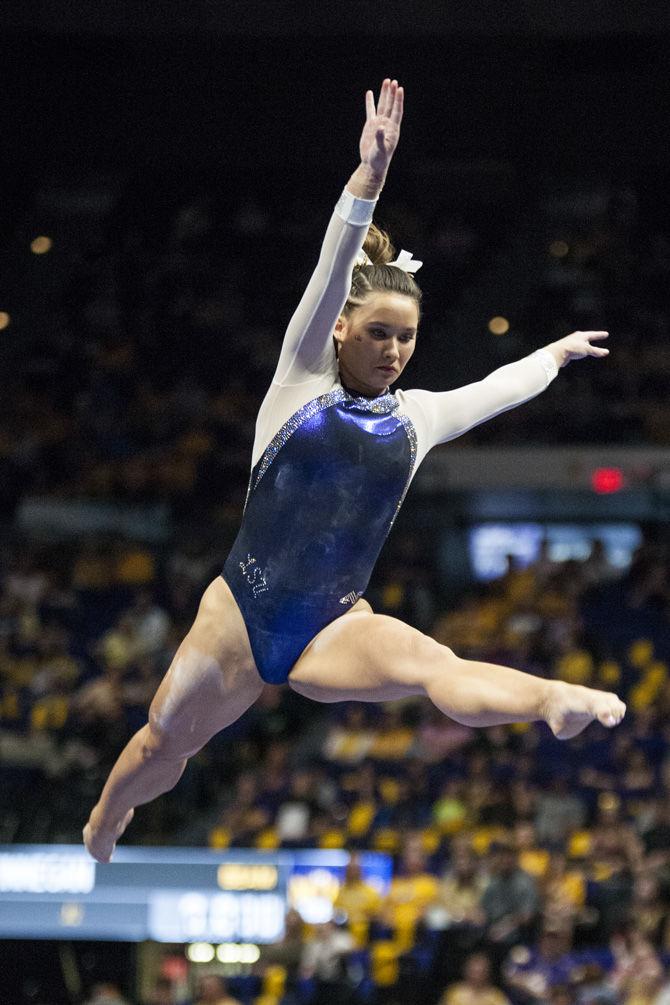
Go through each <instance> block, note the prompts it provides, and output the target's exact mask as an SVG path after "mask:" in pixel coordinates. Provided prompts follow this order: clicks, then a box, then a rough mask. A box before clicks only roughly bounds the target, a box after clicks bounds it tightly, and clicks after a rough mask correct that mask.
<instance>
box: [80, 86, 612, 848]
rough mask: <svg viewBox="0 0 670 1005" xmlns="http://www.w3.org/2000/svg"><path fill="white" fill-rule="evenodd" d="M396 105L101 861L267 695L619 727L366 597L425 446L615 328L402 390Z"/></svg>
mask: <svg viewBox="0 0 670 1005" xmlns="http://www.w3.org/2000/svg"><path fill="white" fill-rule="evenodd" d="M403 100H404V94H403V88H402V87H400V86H398V83H397V81H396V80H390V79H386V80H385V81H384V82H383V84H382V87H381V91H380V94H379V100H378V102H377V105H376V106H375V101H374V96H373V93H372V91H368V92H367V93H366V96H365V105H366V121H365V124H364V126H363V131H362V135H361V139H360V157H361V162H360V165H359V166H358V167H357V169H356V170H355V171H354V173H353V175H352V176H351V178H350V179H349V181H348V182H347V185H346V188H345V189H344V191H343V193H342V195H341V196H340V198H339V201H338V202H337V205H336V206H335V210H334V213H333V215H332V217H331V219H330V222H329V224H328V228H327V231H326V235H325V239H324V242H323V245H322V248H321V254H320V257H319V260H318V264H317V266H316V269H315V271H314V273H313V275H312V277H311V279H310V281H309V284H308V286H307V289H306V291H305V293H304V295H303V297H302V300H301V301H300V304H299V306H298V308H297V310H296V312H295V314H294V315H293V317H292V319H291V321H290V323H289V326H288V329H287V331H286V335H285V338H284V342H283V345H282V349H281V353H280V356H279V361H278V364H277V369H276V371H275V374H274V377H273V379H272V383H271V385H270V389H269V390H268V392H267V394H266V396H265V399H264V401H263V403H262V405H261V408H260V412H259V415H258V421H257V424H256V436H255V442H254V446H253V456H252V472H251V480H250V483H249V492H248V495H247V501H246V505H245V510H244V516H243V520H242V526H241V529H240V532H239V534H238V537H237V539H236V541H235V543H234V545H233V548H232V551H231V553H230V555H229V556H228V558H227V560H226V562H225V566H224V569H223V572H222V574H221V575H220V576H219V577H217V578H216V579H215V580H214V581H213V582H212V583H210V584H209V586H208V587H207V588H206V590H205V592H204V594H203V597H202V599H201V602H200V605H199V609H198V612H197V615H196V618H195V621H194V623H193V626H192V627H191V629H190V631H189V632H188V634H187V635H186V638H185V639H184V640H183V642H182V643H181V645H180V646H179V648H178V650H177V653H176V654H175V657H174V660H173V662H172V664H171V666H170V668H169V670H168V672H167V674H166V676H165V677H164V679H163V681H162V682H161V684H160V686H159V688H158V691H157V692H156V695H155V697H154V699H153V701H152V703H151V707H150V709H149V718H148V723H147V724H146V725H145V726H143V727H142V728H141V729H140V730H139V731H138V732H137V733H136V734H135V735H134V736H133V737H132V738H131V740H130V741H129V742H128V744H127V746H126V747H125V749H124V750H123V751H122V753H121V754H120V756H119V758H118V760H117V762H116V764H115V765H114V767H113V768H112V771H111V773H110V775H109V778H108V780H107V782H106V784H105V786H104V788H103V791H102V794H101V796H100V799H99V801H98V803H97V804H96V806H95V807H94V808H93V810H92V812H91V815H90V818H89V821H88V823H87V824H86V826H85V828H84V843H85V845H86V847H87V848H88V850H89V852H90V853H91V855H93V857H94V858H96V859H97V860H98V861H100V862H107V861H109V860H110V858H111V856H112V853H113V850H114V846H115V843H116V841H117V840H118V838H119V837H120V835H121V834H122V833H123V831H124V830H125V828H126V826H127V825H128V823H129V821H130V819H131V818H132V815H133V809H134V807H136V806H138V805H140V804H142V803H146V802H149V801H150V800H152V799H154V798H156V796H158V795H160V794H161V793H163V792H167V791H168V790H169V789H171V788H172V787H173V786H174V785H175V784H176V783H177V781H178V780H179V778H180V776H181V774H182V772H183V771H184V767H185V765H186V761H187V759H188V758H189V757H191V756H192V755H193V754H195V753H196V752H197V751H198V750H200V749H201V748H202V747H203V746H204V744H206V743H207V741H208V740H209V739H210V738H211V737H212V736H213V735H214V734H215V733H217V732H219V730H222V729H224V728H225V727H226V726H228V725H230V724H231V723H232V722H234V721H235V720H236V719H237V718H239V716H241V715H242V713H243V712H245V711H246V709H247V708H249V706H250V705H251V704H252V703H253V702H254V701H255V700H256V698H257V697H258V695H259V694H260V692H261V689H262V688H263V686H264V683H272V684H283V683H288V684H289V686H290V687H292V688H293V689H294V690H295V691H297V692H298V693H299V694H302V695H306V696H307V697H309V698H313V699H315V700H317V701H322V702H337V701H352V700H353V701H390V700H393V699H397V698H402V697H405V696H407V695H425V696H427V697H428V698H429V699H430V700H431V701H432V702H433V703H434V704H435V705H436V706H437V707H438V708H439V709H440V710H441V711H442V712H444V714H445V715H448V716H450V717H451V718H452V719H455V720H456V721H458V722H461V723H465V724H467V725H471V726H492V725H496V724H502V723H511V722H531V721H537V720H544V721H545V722H546V723H547V724H548V725H549V727H550V728H551V730H552V731H553V732H554V734H555V735H556V736H558V737H559V738H561V739H564V738H568V737H571V736H575V735H576V734H577V733H579V732H580V731H581V730H582V729H584V727H585V726H586V725H587V724H588V723H589V722H591V721H592V720H594V719H597V720H598V721H599V722H601V723H602V724H603V725H605V726H608V727H611V726H615V725H616V724H617V723H619V722H620V721H621V719H622V718H623V715H624V712H625V705H624V704H623V702H621V701H620V700H619V698H618V697H617V696H616V695H614V694H610V693H607V692H603V691H595V690H592V689H590V688H585V687H580V686H576V685H571V684H567V683H565V682H562V681H557V680H544V679H542V678H539V677H535V676H532V675H530V674H526V673H522V672H520V671H518V670H513V669H510V668H508V667H501V666H495V665H493V664H489V663H482V662H479V661H477V660H468V659H462V658H461V657H459V656H457V655H456V654H455V653H454V652H452V650H451V649H449V648H448V647H447V646H443V645H440V644H438V643H437V642H436V641H434V640H433V639H431V638H430V637H428V636H427V635H424V634H422V633H421V632H419V631H417V630H416V629H415V628H412V627H410V626H409V625H406V624H404V623H403V622H402V621H399V620H397V619H396V618H392V617H387V616H385V615H381V614H374V613H373V611H372V609H371V607H370V605H369V604H368V603H367V601H366V600H365V599H364V596H363V595H364V593H365V590H366V587H367V585H368V581H369V579H370V575H371V572H372V569H373V566H374V563H375V561H376V559H377V556H378V554H379V551H380V549H381V547H382V545H383V543H384V540H385V538H386V537H387V535H388V533H389V530H390V529H391V526H392V524H393V521H394V519H395V516H396V514H397V512H398V509H399V508H400V505H401V503H402V501H403V498H404V496H405V493H406V491H407V488H408V486H409V483H410V481H411V479H412V476H413V475H414V473H415V472H416V469H417V467H418V465H419V464H420V463H421V461H422V460H423V458H424V457H425V455H426V453H427V452H428V451H429V450H430V448H431V447H433V446H435V445H436V444H438V443H444V442H446V441H447V440H451V439H454V437H456V436H460V435H461V434H462V433H465V432H466V431H467V430H469V429H471V428H472V427H473V426H475V425H477V424H478V423H481V422H484V421H485V420H486V419H489V418H491V417H492V416H495V415H498V414H499V413H500V412H503V411H505V410H506V409H509V408H513V407H514V406H515V405H519V404H521V403H522V402H524V401H527V400H528V399H529V398H532V397H534V396H535V395H537V394H539V393H540V392H541V391H542V390H544V388H545V387H547V385H548V384H549V383H550V381H551V380H553V379H554V377H555V376H556V375H557V373H558V370H559V368H560V367H562V366H565V365H566V364H567V363H568V362H570V361H571V360H577V359H583V358H584V357H586V356H595V357H601V356H605V355H606V354H607V352H608V350H607V349H605V348H603V347H601V346H598V345H596V344H594V343H596V342H598V341H599V340H601V339H603V338H605V337H606V335H607V333H606V332H601V331H597V332H574V333H573V334H572V335H568V336H567V337H566V338H563V339H560V340H559V341H557V342H553V343H551V344H550V345H548V346H546V347H545V348H543V349H538V350H537V351H535V352H533V353H532V354H531V355H529V356H527V357H525V358H524V359H521V360H518V361H517V362H515V363H509V364H507V365H506V366H503V367H500V368H499V369H498V370H495V371H494V372H493V373H491V374H490V375H489V376H488V377H486V378H485V379H484V380H481V381H479V382H477V383H473V384H470V385H468V386H466V387H461V388H457V389H456V390H452V391H444V392H440V393H432V392H429V391H423V390H412V391H395V392H391V390H390V385H391V384H393V383H394V382H395V381H396V379H397V378H398V377H399V376H400V374H401V373H402V371H403V370H404V368H405V366H406V365H407V363H408V362H409V360H410V358H411V356H412V354H413V353H414V349H415V347H416V342H417V328H418V324H419V313H420V301H421V292H420V290H419V287H418V285H417V283H416V280H415V279H414V273H415V272H416V270H417V269H418V267H419V266H420V264H421V263H420V262H417V261H415V260H414V259H412V256H411V255H410V254H409V253H408V252H405V251H403V252H401V254H400V255H399V256H398V258H396V259H394V257H393V256H394V252H393V250H392V248H391V246H390V241H389V239H388V237H387V236H386V235H385V234H384V233H383V232H381V231H379V230H378V229H377V228H376V227H375V226H374V225H372V214H373V210H374V208H375V204H376V201H377V198H378V196H379V193H380V192H381V190H382V187H383V185H384V181H385V178H386V173H387V170H388V167H389V164H390V161H391V158H392V156H393V153H394V151H395V148H396V146H397V143H398V139H399V135H400V124H401V120H402V115H403Z"/></svg>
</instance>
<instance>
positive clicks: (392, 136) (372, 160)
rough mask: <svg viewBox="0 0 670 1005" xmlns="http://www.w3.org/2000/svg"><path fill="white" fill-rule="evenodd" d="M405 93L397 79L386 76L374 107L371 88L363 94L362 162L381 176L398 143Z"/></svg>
mask: <svg viewBox="0 0 670 1005" xmlns="http://www.w3.org/2000/svg"><path fill="white" fill-rule="evenodd" d="M404 96H405V95H404V91H403V89H402V87H399V86H398V81H397V80H389V78H388V77H387V78H386V80H385V81H384V83H383V84H382V89H381V91H380V94H379V102H378V104H377V107H376V108H375V99H374V94H373V93H372V91H367V92H366V94H365V113H366V119H365V125H364V126H363V133H362V135H361V142H360V147H359V149H360V153H361V163H362V164H364V165H365V166H366V167H367V168H368V169H369V170H370V171H371V173H372V174H373V175H375V176H376V177H378V178H380V179H383V178H384V177H385V175H386V172H387V171H388V166H389V164H390V163H391V158H392V157H393V152H394V150H395V148H396V147H397V145H398V139H399V138H400V123H401V122H402V109H403V100H404Z"/></svg>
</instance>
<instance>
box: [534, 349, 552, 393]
mask: <svg viewBox="0 0 670 1005" xmlns="http://www.w3.org/2000/svg"><path fill="white" fill-rule="evenodd" d="M531 356H535V358H536V359H537V361H538V362H539V363H540V364H541V365H542V369H543V370H544V372H545V375H546V378H547V387H548V386H549V384H551V382H552V380H553V379H554V377H555V376H556V375H557V373H558V363H557V362H556V360H555V358H554V355H553V353H550V352H549V350H548V349H536V350H535V352H533V353H531Z"/></svg>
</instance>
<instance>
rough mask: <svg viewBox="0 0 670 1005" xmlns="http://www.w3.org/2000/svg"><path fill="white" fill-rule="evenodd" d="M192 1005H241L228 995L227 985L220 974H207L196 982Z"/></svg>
mask: <svg viewBox="0 0 670 1005" xmlns="http://www.w3.org/2000/svg"><path fill="white" fill-rule="evenodd" d="M194 1005H242V1003H241V1002H240V1001H238V999H237V998H233V997H232V995H230V994H229V993H228V985H227V984H226V981H225V979H224V978H223V977H221V975H220V974H207V976H206V977H201V978H200V980H199V981H198V990H197V992H196V996H195V1003H194Z"/></svg>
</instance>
